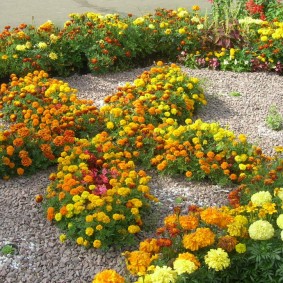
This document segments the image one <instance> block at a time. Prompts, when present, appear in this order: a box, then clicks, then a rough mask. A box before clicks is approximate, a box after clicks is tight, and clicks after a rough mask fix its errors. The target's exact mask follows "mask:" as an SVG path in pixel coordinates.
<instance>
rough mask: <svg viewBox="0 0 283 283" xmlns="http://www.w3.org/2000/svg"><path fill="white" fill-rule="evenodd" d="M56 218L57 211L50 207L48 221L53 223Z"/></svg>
mask: <svg viewBox="0 0 283 283" xmlns="http://www.w3.org/2000/svg"><path fill="white" fill-rule="evenodd" d="M54 217H55V209H54V207H52V206H51V207H48V209H47V219H48V220H49V221H52V220H53V219H54Z"/></svg>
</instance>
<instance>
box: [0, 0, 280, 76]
mask: <svg viewBox="0 0 283 283" xmlns="http://www.w3.org/2000/svg"><path fill="white" fill-rule="evenodd" d="M222 2H223V1H222V0H217V1H214V5H213V7H214V9H213V14H212V15H210V17H208V16H202V15H201V14H200V13H199V7H198V6H193V9H192V12H190V11H187V10H186V9H184V8H179V9H178V10H176V11H175V10H166V9H158V10H156V12H155V13H154V14H153V15H151V14H148V15H144V16H142V17H138V18H133V17H132V15H128V17H124V18H122V17H120V16H119V15H105V16H103V15H99V14H95V13H90V12H89V13H85V14H71V15H70V20H69V21H67V22H65V25H64V28H61V29H60V28H58V27H56V26H55V25H54V24H53V23H52V22H51V21H48V22H46V23H44V24H42V25H41V26H39V27H38V28H36V27H34V26H31V25H29V26H27V25H26V24H21V25H19V26H18V27H16V28H11V27H10V26H6V27H5V28H4V30H3V31H2V32H1V34H0V42H1V48H0V73H1V78H2V79H4V78H7V77H8V76H9V75H10V74H11V73H15V74H17V75H25V74H26V73H27V72H33V71H34V70H41V69H43V70H45V71H47V72H48V73H50V74H52V75H59V76H68V75H70V74H72V73H74V72H92V73H103V72H109V71H117V70H123V69H129V68H131V67H135V66H140V65H149V64H151V63H152V61H153V60H160V59H163V60H165V59H166V60H171V61H176V60H179V61H181V62H184V63H185V64H187V65H188V66H190V67H198V68H204V67H206V68H211V69H221V70H233V71H274V72H276V73H278V74H282V72H283V67H282V64H283V58H282V38H283V37H282V20H283V16H282V13H281V14H280V13H277V11H280V9H281V8H282V4H280V3H275V2H276V1H275V0H274V1H269V2H272V3H270V5H269V7H268V8H267V7H264V8H263V6H262V8H261V11H262V12H263V11H264V10H267V11H269V12H270V11H273V14H274V17H272V13H271V12H270V15H268V18H267V20H266V18H264V19H255V16H256V15H257V13H253V11H254V10H253V9H252V11H250V14H249V13H247V12H244V10H243V11H242V13H239V11H241V9H240V8H241V7H242V6H241V5H243V3H240V2H243V1H237V2H238V3H239V5H240V6H239V7H234V6H233V4H232V3H230V2H231V1H224V2H223V3H222ZM228 2H229V3H230V4H229V3H228ZM232 2H233V1H232ZM249 2H251V1H249ZM257 2H259V1H257ZM227 3H228V4H227ZM249 7H250V6H247V8H248V9H250V8H249ZM235 10H236V11H238V13H235ZM266 13H267V12H266ZM267 14H268V13H267ZM249 15H251V16H253V18H250V17H247V16H249Z"/></svg>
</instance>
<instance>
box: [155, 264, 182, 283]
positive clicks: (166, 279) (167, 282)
mask: <svg viewBox="0 0 283 283" xmlns="http://www.w3.org/2000/svg"><path fill="white" fill-rule="evenodd" d="M177 277H178V275H177V272H176V271H175V270H172V268H171V267H168V266H162V267H160V266H156V268H155V269H154V272H153V273H152V274H151V275H150V279H151V282H158V283H175V282H176V280H177Z"/></svg>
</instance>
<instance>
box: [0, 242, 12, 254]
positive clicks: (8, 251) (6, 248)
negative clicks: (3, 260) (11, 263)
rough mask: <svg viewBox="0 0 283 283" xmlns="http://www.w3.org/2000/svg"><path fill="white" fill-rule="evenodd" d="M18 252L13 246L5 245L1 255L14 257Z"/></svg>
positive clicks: (0, 250) (0, 251)
mask: <svg viewBox="0 0 283 283" xmlns="http://www.w3.org/2000/svg"><path fill="white" fill-rule="evenodd" d="M15 252H16V249H15V248H14V247H13V246H12V245H9V244H7V245H4V246H3V247H2V248H1V249H0V253H1V254H2V255H4V256H5V255H12V254H14V253H15Z"/></svg>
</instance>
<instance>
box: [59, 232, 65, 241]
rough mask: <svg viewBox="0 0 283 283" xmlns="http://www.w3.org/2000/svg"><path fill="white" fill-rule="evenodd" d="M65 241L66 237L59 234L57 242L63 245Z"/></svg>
mask: <svg viewBox="0 0 283 283" xmlns="http://www.w3.org/2000/svg"><path fill="white" fill-rule="evenodd" d="M66 239H67V236H66V235H65V234H61V235H60V236H59V240H60V242H61V243H64V242H65V241H66Z"/></svg>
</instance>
